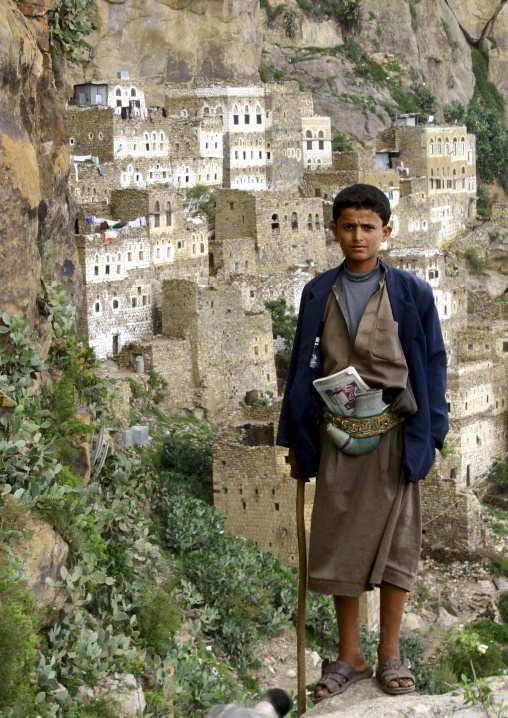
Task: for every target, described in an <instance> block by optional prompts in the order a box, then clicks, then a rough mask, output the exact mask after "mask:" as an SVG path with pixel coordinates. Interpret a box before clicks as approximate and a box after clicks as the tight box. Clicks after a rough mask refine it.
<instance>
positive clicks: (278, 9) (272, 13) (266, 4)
mask: <svg viewBox="0 0 508 718" xmlns="http://www.w3.org/2000/svg"><path fill="white" fill-rule="evenodd" d="M259 4H260V6H261V7H262V8H264V9H265V10H266V17H267V18H268V24H269V25H271V23H272V22H273V21H274V20H275V18H276V17H277V16H278V15H280V14H281V13H283V12H284V9H285V7H286V6H285V4H284V3H283V2H281V3H279V4H278V5H276V6H275V7H274V8H272V6H271V4H270V0H259ZM263 82H267V81H266V80H263Z"/></svg>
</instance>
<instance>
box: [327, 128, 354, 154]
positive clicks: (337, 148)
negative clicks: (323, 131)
mask: <svg viewBox="0 0 508 718" xmlns="http://www.w3.org/2000/svg"><path fill="white" fill-rule="evenodd" d="M332 132H333V133H334V135H333V138H332V151H333V152H351V150H352V149H353V145H352V144H351V142H350V141H349V140H348V139H347V135H346V133H345V132H340V131H339V130H338V129H337V128H336V127H332Z"/></svg>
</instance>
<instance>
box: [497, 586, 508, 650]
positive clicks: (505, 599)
mask: <svg viewBox="0 0 508 718" xmlns="http://www.w3.org/2000/svg"><path fill="white" fill-rule="evenodd" d="M498 609H499V613H500V614H501V618H502V619H503V621H504V623H508V593H502V594H501V596H500V597H499V603H498ZM503 642H504V643H508V636H506V637H505V640H504V641H503Z"/></svg>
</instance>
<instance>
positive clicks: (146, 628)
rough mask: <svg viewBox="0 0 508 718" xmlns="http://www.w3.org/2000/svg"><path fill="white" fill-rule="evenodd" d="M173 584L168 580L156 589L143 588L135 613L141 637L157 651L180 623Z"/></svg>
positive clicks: (172, 634)
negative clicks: (138, 606)
mask: <svg viewBox="0 0 508 718" xmlns="http://www.w3.org/2000/svg"><path fill="white" fill-rule="evenodd" d="M172 589H173V585H172V583H170V582H168V583H167V584H164V585H162V586H161V587H160V588H159V589H158V590H157V591H155V592H154V591H152V590H149V589H145V590H144V592H143V593H142V598H141V606H140V609H139V612H138V614H137V617H138V627H139V632H140V635H141V638H143V639H144V641H145V642H146V644H147V646H149V647H150V648H151V649H152V650H154V651H157V652H158V653H159V652H161V651H162V650H163V649H164V646H165V644H166V641H167V640H169V638H171V637H172V636H174V634H175V632H176V631H177V630H178V629H179V628H180V626H181V624H182V617H181V615H180V611H179V610H178V607H177V606H176V604H175V600H174V598H173V594H172Z"/></svg>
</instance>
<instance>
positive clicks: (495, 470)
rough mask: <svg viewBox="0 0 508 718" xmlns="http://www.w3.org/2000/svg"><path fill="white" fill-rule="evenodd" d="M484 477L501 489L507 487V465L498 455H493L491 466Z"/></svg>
mask: <svg viewBox="0 0 508 718" xmlns="http://www.w3.org/2000/svg"><path fill="white" fill-rule="evenodd" d="M486 479H487V481H488V482H489V483H490V484H495V485H496V486H499V488H500V489H501V490H505V489H507V488H508V465H507V464H506V462H505V461H503V459H502V458H501V457H500V456H495V457H494V458H493V460H492V466H491V467H490V469H489V470H488V472H487V475H486Z"/></svg>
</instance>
